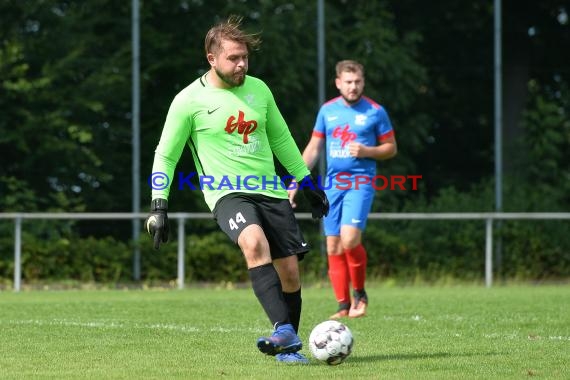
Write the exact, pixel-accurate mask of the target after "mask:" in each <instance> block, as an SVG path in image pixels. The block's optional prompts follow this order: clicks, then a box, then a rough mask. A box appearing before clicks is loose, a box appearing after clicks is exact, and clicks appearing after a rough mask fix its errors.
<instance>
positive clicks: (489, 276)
mask: <svg viewBox="0 0 570 380" xmlns="http://www.w3.org/2000/svg"><path fill="white" fill-rule="evenodd" d="M296 216H297V218H298V219H310V218H311V215H310V214H309V213H297V214H296ZM146 217H147V214H146V213H129V212H124V213H0V219H9V220H10V219H11V220H13V221H14V291H16V292H18V291H20V289H21V285H22V260H21V258H22V220H29V219H41V220H49V219H60V220H65V219H67V220H121V219H123V220H124V219H127V220H132V219H134V218H139V219H144V218H146ZM168 218H169V219H171V220H172V219H177V220H178V274H177V283H178V288H179V289H183V288H184V255H185V252H184V251H185V246H184V236H185V231H184V223H185V221H186V219H212V214H210V213H191V212H190V213H176V212H174V213H170V214H168ZM369 219H385V220H483V221H485V250H484V253H485V285H486V286H487V287H491V285H492V284H493V222H494V221H495V220H529V219H533V220H563V219H568V220H570V212H534V213H517V212H514V213H501V212H467V213H371V214H370V216H369Z"/></svg>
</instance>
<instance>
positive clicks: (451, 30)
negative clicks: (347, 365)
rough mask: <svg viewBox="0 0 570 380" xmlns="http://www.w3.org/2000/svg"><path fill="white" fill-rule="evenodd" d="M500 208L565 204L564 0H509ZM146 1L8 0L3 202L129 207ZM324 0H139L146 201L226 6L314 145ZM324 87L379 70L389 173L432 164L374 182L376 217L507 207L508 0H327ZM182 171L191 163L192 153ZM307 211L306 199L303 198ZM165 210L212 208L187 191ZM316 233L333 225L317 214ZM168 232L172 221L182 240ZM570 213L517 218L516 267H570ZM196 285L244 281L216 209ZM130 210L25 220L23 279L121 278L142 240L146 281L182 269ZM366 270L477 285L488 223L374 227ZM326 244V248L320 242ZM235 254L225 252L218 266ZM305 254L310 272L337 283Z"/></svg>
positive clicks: (199, 229)
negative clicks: (165, 131)
mask: <svg viewBox="0 0 570 380" xmlns="http://www.w3.org/2000/svg"><path fill="white" fill-rule="evenodd" d="M502 4H503V10H502V14H503V19H502V25H503V30H502V31H503V35H502V36H503V37H502V45H503V51H502V55H503V71H502V73H503V98H502V99H503V105H504V106H503V115H504V118H503V125H504V133H503V145H504V151H503V154H504V182H503V187H504V193H503V194H504V195H503V196H504V201H503V210H504V211H516V212H522V211H529V212H532V211H544V212H548V211H551V212H557V211H566V212H567V211H569V210H570V118H569V112H570V107H569V105H570V91H569V88H568V86H569V83H570V49H568V46H570V22H569V20H568V12H570V9H568V4H567V2H566V1H562V0H544V1H540V2H538V1H514V0H503V2H502ZM130 5H131V2H130V1H123V2H115V1H111V0H85V1H72V0H70V1H57V0H38V1H16V0H0V36H1V37H2V42H1V44H0V111H1V112H0V114H1V116H0V132H1V133H0V151H1V152H2V154H1V157H2V158H1V162H2V165H0V195H1V196H0V199H1V200H2V203H1V204H0V212H13V211H21V212H34V211H39V212H42V211H51V212H57V211H65V212H80V211H89V212H128V211H131V203H132V200H131V194H132V183H131V181H132V174H131V152H132V147H131V119H132V114H131V101H132V98H131V75H132V73H131V8H130ZM316 6H317V5H316V1H304V0H292V1H272V0H242V1H238V0H235V1H219V0H212V1H208V2H204V1H191V0H178V1H159V0H145V1H141V9H140V26H141V96H142V99H141V116H140V118H141V160H140V166H141V189H142V200H141V203H142V204H141V209H142V210H146V209H147V208H148V205H149V203H150V188H149V187H148V184H147V182H146V180H147V176H148V175H149V174H150V172H151V167H152V160H153V154H154V148H155V147H156V144H157V143H158V139H159V137H160V133H161V131H162V125H163V122H164V119H165V116H166V113H167V111H168V107H169V105H170V102H171V100H172V98H173V97H174V95H175V94H176V93H177V92H178V91H180V90H181V89H182V88H184V87H185V86H186V85H188V84H189V83H191V82H192V81H193V80H194V79H195V78H196V77H198V76H199V75H201V74H202V73H204V72H205V70H206V69H207V68H208V65H207V61H206V59H205V56H204V55H205V54H204V51H203V50H204V48H203V40H204V35H205V33H206V31H207V30H208V29H209V27H211V25H212V24H214V23H215V22H217V21H219V20H221V19H223V18H225V17H227V16H228V15H230V14H240V15H243V16H244V17H245V19H244V26H245V28H246V29H247V30H249V31H251V32H261V33H262V39H263V44H262V46H261V50H259V51H257V52H253V53H252V55H251V58H250V71H249V73H250V74H251V75H254V76H258V77H260V78H262V79H264V80H265V81H266V82H267V83H268V84H269V86H270V88H271V89H272V90H273V92H274V95H275V98H276V101H277V103H278V105H279V106H280V109H281V111H282V113H283V114H284V116H285V119H286V120H287V122H288V124H289V126H290V129H291V131H292V134H293V136H294V138H295V140H296V142H297V144H298V146H299V147H300V149H302V148H303V147H304V146H305V145H306V143H307V142H308V140H309V137H310V133H311V130H312V127H313V123H314V118H315V116H316V112H317V111H318V108H319V106H320V104H319V102H318V88H317V74H318V67H317V43H316V40H317V9H316ZM325 15H326V17H325V29H326V37H325V48H326V59H325V71H326V77H327V84H326V97H327V98H331V97H334V96H336V95H337V94H338V92H337V90H336V88H335V87H334V65H335V63H336V62H337V61H338V60H340V59H348V58H351V59H356V60H359V61H360V62H362V63H363V64H364V65H365V68H366V89H365V92H366V94H367V95H368V96H370V97H371V98H373V99H375V100H376V101H377V102H379V103H380V104H382V105H383V106H384V107H385V108H386V109H387V111H388V112H389V114H390V117H391V119H392V123H393V125H394V128H395V131H396V137H397V140H398V147H399V154H398V156H397V157H396V158H395V159H393V160H390V161H386V162H382V163H379V165H378V170H379V174H384V175H387V176H388V175H391V174H398V175H402V174H403V175H406V174H419V175H422V179H421V180H420V181H419V188H418V190H417V191H410V190H409V189H408V190H407V191H399V190H396V191H384V192H378V193H377V199H376V201H375V204H374V210H373V211H376V212H382V211H384V212H443V211H447V212H463V211H465V212H467V211H494V210H495V205H494V111H493V105H494V98H493V86H494V83H493V75H494V67H493V1H492V0H487V1H481V0H466V1H461V2H457V1H452V0H437V1H430V2H418V1H413V0H376V1H359V2H354V1H344V0H335V1H326V11H325ZM177 170H180V171H184V172H186V173H189V172H190V171H193V170H194V166H193V162H192V159H191V156H190V154H189V152H188V151H186V152H185V153H184V154H183V156H182V159H181V161H180V163H179V166H178V168H177ZM300 201H301V205H300V209H299V211H306V210H307V209H306V204H304V203H303V200H302V199H300ZM170 209H171V211H173V212H176V211H198V212H200V211H202V212H205V211H208V209H207V207H206V205H205V203H204V201H203V199H202V195H201V193H199V192H195V191H186V190H185V191H176V190H175V189H173V191H172V192H171V197H170ZM302 225H303V228H304V230H305V231H306V232H305V234H306V235H307V237H308V238H309V240H310V241H311V242H312V243H313V246H315V247H318V242H319V240H320V236H319V231H318V225H316V224H314V223H311V222H302ZM175 229H176V228H175V226H173V230H174V231H173V235H172V236H176V235H175V233H176V232H175ZM568 230H569V223H568V222H556V221H509V222H502V223H501V228H500V229H499V230H498V231H497V236H498V237H500V238H501V241H502V242H503V249H502V254H501V255H500V257H499V259H498V260H500V261H499V262H498V263H497V264H498V266H497V268H498V269H497V271H498V273H497V274H498V275H499V276H500V277H502V278H504V279H507V280H508V279H532V280H540V279H560V278H567V277H568V276H569V275H570V237H569V236H570V234H568ZM187 232H188V236H187V247H188V252H189V254H188V255H187V277H188V279H189V280H191V281H245V280H247V274H246V273H245V271H244V268H243V267H244V266H243V262H242V260H243V259H242V258H241V256H240V254H239V251H238V250H237V248H236V247H235V246H233V245H232V244H231V243H230V242H229V240H228V239H227V238H226V237H225V236H224V235H222V234H221V232H219V231H218V228H217V226H216V225H215V223H214V222H213V221H193V222H192V223H191V224H190V225H188V226H187ZM130 235H131V226H130V223H125V222H101V221H98V222H87V221H86V222H77V221H66V222H63V221H56V222H54V221H49V222H47V221H33V222H31V221H30V222H25V223H24V237H23V238H24V246H23V254H24V257H23V271H24V273H23V275H24V280H25V281H29V282H30V281H36V280H37V281H40V280H48V279H50V280H59V281H61V280H67V279H69V280H72V281H75V280H77V281H97V282H124V281H129V280H130V279H131V278H132V269H131V266H132V265H131V260H132V257H131V256H132V245H133V244H140V247H141V250H142V258H143V264H142V272H143V273H142V275H143V280H145V281H148V282H152V281H164V280H167V279H172V278H174V277H175V274H176V270H175V266H176V259H175V257H176V244H175V243H171V244H168V245H166V246H164V247H163V248H161V251H160V252H158V253H157V252H154V251H153V250H152V249H151V247H150V246H151V244H150V241H149V239H148V237H147V236H142V238H141V241H140V242H132V241H131V240H130V238H131V236H130ZM364 239H365V244H366V245H367V246H368V247H369V251H370V272H371V276H375V277H380V278H386V277H393V278H396V279H403V280H406V281H409V280H414V281H415V280H424V279H425V280H430V281H431V280H435V281H437V280H440V279H442V278H443V279H446V278H461V279H478V278H480V277H481V274H482V273H483V264H484V263H483V257H482V256H483V255H482V252H483V244H484V243H483V241H484V229H483V228H482V225H481V222H469V221H465V222H449V221H447V222H444V221H441V222H424V221H390V222H388V221H371V222H370V223H369V227H368V229H367V231H366V233H365V235H364ZM314 251H315V253H316V252H317V251H318V250H314ZM12 256H13V225H12V222H11V221H1V222H0V279H1V281H3V282H4V283H9V282H10V279H11V277H12V271H13V259H12ZM220 263H222V264H220ZM325 265H326V263H325V262H324V259H323V257H321V256H320V255H319V254H312V255H309V256H308V258H307V260H306V262H305V264H304V266H303V270H304V271H305V272H306V274H307V275H308V276H311V275H313V276H314V277H316V278H320V277H322V273H323V268H324V267H325Z"/></svg>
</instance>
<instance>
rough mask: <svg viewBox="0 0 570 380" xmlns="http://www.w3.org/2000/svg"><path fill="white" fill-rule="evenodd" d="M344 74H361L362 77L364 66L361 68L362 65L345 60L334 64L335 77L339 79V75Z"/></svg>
mask: <svg viewBox="0 0 570 380" xmlns="http://www.w3.org/2000/svg"><path fill="white" fill-rule="evenodd" d="M344 72H349V73H358V72H360V73H361V74H362V76H364V66H362V64H361V63H359V62H357V61H353V60H350V59H345V60H343V61H339V62H338V63H337V64H336V76H337V78H339V77H340V75H341V74H342V73H344Z"/></svg>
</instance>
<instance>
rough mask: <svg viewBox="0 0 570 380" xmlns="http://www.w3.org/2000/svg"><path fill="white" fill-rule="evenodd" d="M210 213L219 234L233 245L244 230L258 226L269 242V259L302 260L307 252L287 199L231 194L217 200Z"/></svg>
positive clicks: (306, 244)
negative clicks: (224, 235)
mask: <svg viewBox="0 0 570 380" xmlns="http://www.w3.org/2000/svg"><path fill="white" fill-rule="evenodd" d="M213 212H214V219H215V220H216V222H217V223H218V225H219V226H220V228H221V229H222V231H224V232H225V234H226V235H228V236H229V237H230V239H232V241H233V242H234V243H236V244H237V242H238V238H239V235H240V234H241V232H242V231H243V230H244V228H245V227H247V226H249V225H250V224H257V225H258V226H260V227H261V228H262V229H263V231H264V232H265V237H266V238H267V241H268V242H269V249H270V250H271V258H272V259H278V258H282V257H287V256H292V255H298V257H299V260H302V259H303V258H304V256H305V253H307V252H308V251H309V244H308V243H307V242H306V241H305V239H304V238H303V234H302V233H301V230H300V228H299V224H298V223H297V219H296V218H295V214H294V212H293V208H292V207H291V204H290V203H289V200H287V199H279V198H271V197H267V196H265V195H261V194H247V193H232V194H228V195H226V196H225V197H223V198H221V199H220V200H218V202H217V203H216V206H215V207H214V210H213Z"/></svg>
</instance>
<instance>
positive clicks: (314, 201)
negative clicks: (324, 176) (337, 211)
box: [299, 175, 329, 219]
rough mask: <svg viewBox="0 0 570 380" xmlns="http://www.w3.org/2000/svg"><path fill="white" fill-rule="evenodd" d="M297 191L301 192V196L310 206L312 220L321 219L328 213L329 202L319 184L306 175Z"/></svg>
mask: <svg viewBox="0 0 570 380" xmlns="http://www.w3.org/2000/svg"><path fill="white" fill-rule="evenodd" d="M299 189H301V190H302V191H303V195H304V196H305V198H307V200H308V201H309V203H310V204H311V212H312V214H313V219H321V218H322V217H323V216H327V214H328V213H329V200H328V199H327V196H326V195H325V192H324V191H323V189H321V187H320V185H319V183H318V182H317V181H315V179H314V178H313V177H312V176H311V175H308V176H306V177H305V178H303V180H302V181H301V183H300V184H299Z"/></svg>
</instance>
